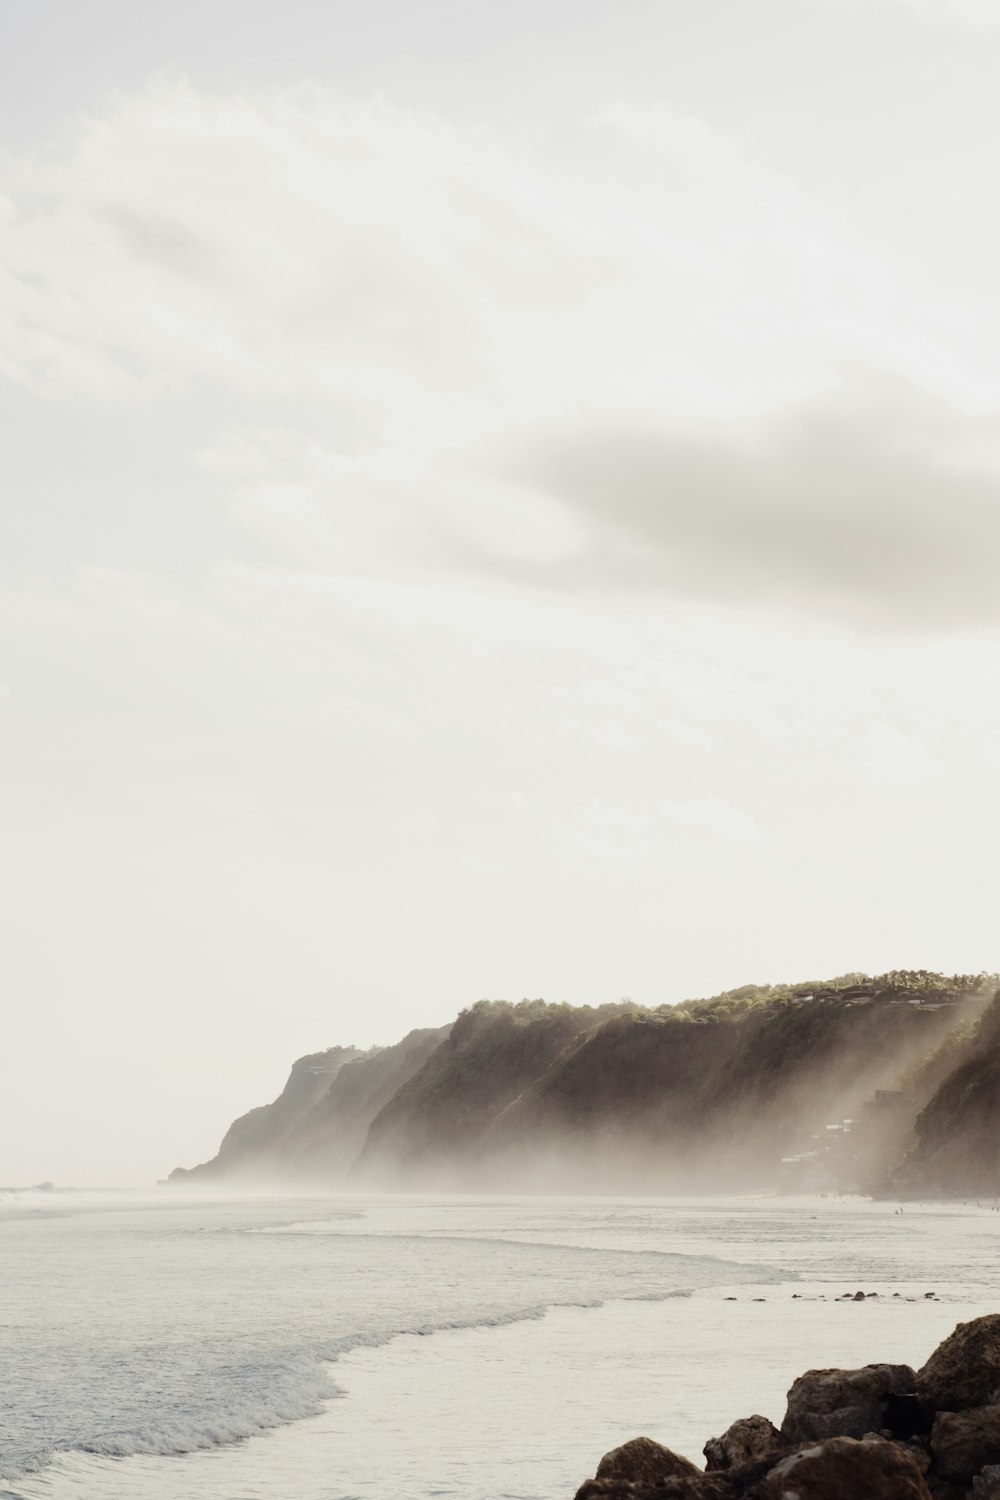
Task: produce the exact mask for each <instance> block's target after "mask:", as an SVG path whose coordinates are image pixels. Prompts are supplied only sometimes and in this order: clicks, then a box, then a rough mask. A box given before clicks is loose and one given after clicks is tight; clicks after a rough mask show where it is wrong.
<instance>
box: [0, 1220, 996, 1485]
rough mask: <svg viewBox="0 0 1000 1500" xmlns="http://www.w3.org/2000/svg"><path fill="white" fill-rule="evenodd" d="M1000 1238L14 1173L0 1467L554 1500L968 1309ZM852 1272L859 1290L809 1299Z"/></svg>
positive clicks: (979, 1299) (938, 1331) (30, 1481)
mask: <svg viewBox="0 0 1000 1500" xmlns="http://www.w3.org/2000/svg"><path fill="white" fill-rule="evenodd" d="M998 1250H1000V1215H997V1214H996V1213H994V1212H993V1211H992V1210H991V1209H988V1208H977V1207H976V1206H975V1205H955V1206H949V1207H941V1206H921V1205H908V1206H907V1207H906V1209H905V1212H904V1213H903V1214H902V1215H899V1214H897V1213H896V1212H895V1206H894V1205H878V1204H872V1203H869V1202H865V1201H862V1200H835V1199H832V1198H825V1199H824V1198H816V1199H785V1200H782V1199H773V1198H756V1199H729V1200H712V1199H702V1200H697V1199H689V1200H672V1201H667V1200H655V1199H632V1200H630V1199H614V1200H607V1199H590V1200H580V1199H575V1200H574V1199H556V1200H541V1199H509V1198H508V1199H502V1200H499V1199H497V1200H491V1199H469V1198H418V1197H401V1198H370V1197H369V1198H352V1197H350V1196H344V1197H340V1198H331V1199H324V1200H317V1199H311V1200H290V1199H285V1200H280V1199H270V1200H268V1199H261V1198H257V1199H238V1198H232V1199H217V1200H213V1199H211V1198H201V1199H183V1198H179V1197H178V1196H177V1195H176V1194H161V1195H150V1196H135V1195H131V1196H128V1195H127V1196H122V1195H99V1194H95V1195H86V1194H80V1195H76V1194H67V1195H63V1194H54V1195H53V1194H34V1195H32V1194H20V1195H17V1196H16V1197H15V1198H13V1199H8V1200H6V1201H5V1202H4V1203H3V1205H2V1211H0V1254H2V1257H3V1264H4V1267H5V1319H4V1321H5V1325H6V1326H5V1328H4V1338H3V1354H2V1359H3V1369H2V1371H0V1378H2V1381H3V1387H4V1390H5V1394H6V1399H7V1401H8V1403H9V1405H8V1407H7V1409H6V1411H5V1415H4V1424H5V1425H4V1429H3V1432H2V1445H0V1446H2V1452H3V1455H4V1459H3V1463H4V1470H3V1477H4V1480H5V1483H6V1485H7V1487H8V1488H9V1489H10V1490H12V1491H13V1492H14V1493H16V1494H18V1495H20V1496H23V1497H24V1500H43V1497H51V1500H63V1497H66V1500H68V1497H70V1496H74V1497H81V1500H154V1497H155V1500H160V1497H162V1500H177V1497H179V1496H184V1497H192V1500H194V1497H204V1500H209V1497H219V1496H230V1495H232V1496H235V1495H239V1496H242V1497H247V1500H256V1497H260V1500H265V1497H268V1496H274V1495H280V1494H295V1495H296V1496H299V1497H301V1500H312V1497H315V1500H320V1497H323V1500H349V1497H364V1500H384V1497H385V1495H387V1494H394V1495H399V1496H400V1497H404V1500H424V1497H430V1496H432V1495H454V1496H456V1497H458V1496H461V1497H463V1500H499V1497H501V1496H504V1497H507V1496H510V1497H514V1496H516V1497H519V1500H558V1497H560V1496H566V1497H569V1496H571V1495H572V1494H573V1492H574V1489H575V1487H576V1485H577V1484H578V1483H579V1482H580V1481H581V1480H582V1479H583V1478H585V1477H586V1475H587V1474H588V1473H592V1472H593V1469H594V1467H595V1465H596V1462H597V1460H598V1458H599V1457H600V1455H601V1453H602V1452H603V1451H605V1450H606V1449H607V1448H609V1447H611V1446H614V1445H615V1444H616V1443H618V1442H620V1441H623V1440H625V1439H626V1438H628V1437H632V1436H635V1435H637V1434H638V1433H640V1432H643V1433H647V1434H649V1435H651V1436H654V1437H657V1438H659V1439H660V1440H661V1441H664V1442H666V1443H668V1444H669V1445H670V1446H672V1447H674V1448H676V1449H677V1450H678V1451H681V1452H687V1453H688V1454H689V1456H691V1457H692V1458H694V1459H696V1460H697V1459H699V1458H700V1448H701V1445H702V1443H703V1442H704V1441H705V1439H706V1438H708V1437H709V1436H711V1435H712V1434H713V1433H714V1432H716V1431H720V1430H722V1429H723V1428H724V1427H725V1426H726V1425H728V1423H729V1422H730V1421H732V1420H733V1419H735V1418H736V1417H738V1416H741V1415H747V1414H748V1413H749V1412H750V1411H751V1410H752V1411H758V1410H759V1411H762V1412H764V1414H765V1415H769V1416H771V1417H772V1419H773V1420H776V1421H780V1418H781V1416H782V1414H783V1399H784V1393H785V1391H786V1389H787V1387H788V1386H789V1385H790V1384H791V1381H792V1379H793V1378H794V1376H796V1375H797V1374H799V1373H800V1372H801V1370H802V1369H804V1368H806V1367H808V1366H810V1365H824V1364H829V1365H848V1366H851V1365H857V1364H862V1363H867V1362H870V1361H872V1360H877V1359H885V1360H892V1361H906V1362H910V1363H913V1364H915V1365H919V1364H921V1363H922V1362H923V1360H924V1359H925V1358H926V1356H927V1355H928V1354H929V1353H930V1351H931V1349H932V1348H933V1347H934V1346H935V1345H936V1344H937V1343H938V1342H939V1341H940V1339H941V1338H942V1337H943V1336H944V1335H945V1334H946V1333H948V1332H950V1331H951V1329H952V1328H953V1326H954V1324H955V1323H956V1322H957V1321H959V1320H964V1319H968V1318H970V1317H973V1316H977V1315H979V1314H980V1313H982V1312H985V1311H992V1310H994V1309H995V1306H996V1305H997V1296H998V1295H1000V1284H998V1283H1000V1257H998V1254H997V1252H998ZM858 1287H862V1288H864V1289H866V1290H868V1291H877V1292H878V1293H879V1297H878V1299H871V1300H869V1301H866V1302H865V1303H864V1304H855V1303H845V1302H838V1301H836V1300H834V1299H835V1298H836V1297H838V1296H839V1295H840V1294H842V1293H843V1292H845V1291H854V1290H855V1289H857V1288H858ZM928 1291H933V1292H935V1293H936V1300H933V1301H929V1300H926V1299H925V1293H926V1292H928ZM895 1292H899V1293H901V1296H900V1297H898V1298H896V1297H894V1296H893V1293H895ZM795 1293H797V1294H798V1296H797V1297H795V1296H793V1294H795ZM730 1297H735V1298H736V1299H737V1300H736V1301H729V1300H726V1299H728V1298H730Z"/></svg>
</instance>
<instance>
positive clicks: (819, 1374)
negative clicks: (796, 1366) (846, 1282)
mask: <svg viewBox="0 0 1000 1500" xmlns="http://www.w3.org/2000/svg"><path fill="white" fill-rule="evenodd" d="M704 1452H705V1459H706V1467H705V1469H704V1470H701V1469H698V1468H697V1467H696V1466H695V1465H694V1464H693V1463H691V1462H690V1460H688V1459H686V1458H682V1457H681V1456H680V1455H679V1454H676V1453H672V1452H671V1451H670V1449H669V1448H664V1447H663V1446H662V1445H661V1444H659V1443H657V1442H654V1441H653V1439H652V1438H647V1437H640V1438H633V1439H632V1441H631V1442H628V1443H624V1444H623V1445H622V1446H621V1447H620V1448H615V1449H614V1450H613V1451H612V1452H611V1453H607V1454H605V1456H604V1458H603V1459H602V1460H601V1462H600V1464H599V1465H598V1469H597V1474H596V1477H595V1478H594V1479H588V1480H587V1481H586V1483H585V1484H583V1485H582V1486H581V1488H580V1489H579V1490H578V1492H577V1496H576V1500H966V1497H967V1500H1000V1314H998V1313H991V1314H990V1315H989V1316H988V1317H985V1318H976V1319H974V1321H973V1322H971V1323H959V1325H958V1327H957V1328H956V1329H955V1331H954V1333H952V1334H951V1335H949V1337H948V1338H946V1339H945V1341H944V1343H943V1344H941V1345H940V1346H939V1347H938V1348H937V1349H936V1350H935V1351H934V1353H933V1354H932V1355H931V1357H930V1359H929V1360H928V1361H927V1363H926V1364H925V1365H924V1367H923V1368H922V1369H921V1370H916V1371H915V1370H911V1369H910V1367H909V1366H908V1365H890V1364H874V1365H865V1366H864V1368H863V1369H860V1370H809V1371H807V1372H806V1374H804V1375H800V1376H799V1378H798V1379H797V1380H796V1381H795V1382H794V1383H793V1385H792V1388H791V1390H790V1391H789V1392H788V1408H787V1410H786V1412H785V1417H784V1420H783V1421H782V1424H781V1427H780V1429H779V1428H776V1427H774V1426H772V1424H771V1423H770V1422H769V1421H768V1419H767V1418H766V1417H762V1416H757V1415H755V1416H751V1417H744V1418H742V1419H741V1420H740V1421H738V1422H734V1423H733V1425H732V1426H731V1427H730V1428H729V1429H728V1431H727V1432H724V1433H723V1434H722V1436H721V1437H715V1438H709V1440H708V1442H707V1443H706V1444H705V1449H704Z"/></svg>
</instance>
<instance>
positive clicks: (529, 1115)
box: [173, 973, 1000, 1192]
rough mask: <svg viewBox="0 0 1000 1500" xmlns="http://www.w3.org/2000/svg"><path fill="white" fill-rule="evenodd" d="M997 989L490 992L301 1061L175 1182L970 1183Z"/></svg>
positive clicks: (992, 1158) (994, 1084) (857, 982)
mask: <svg viewBox="0 0 1000 1500" xmlns="http://www.w3.org/2000/svg"><path fill="white" fill-rule="evenodd" d="M994 982H995V981H994ZM992 988H993V984H990V985H989V987H988V988H987V987H986V978H985V976H976V977H971V978H970V977H966V978H962V977H956V978H955V979H953V980H944V979H943V978H942V977H941V976H935V975H927V974H912V973H908V974H893V975H883V976H882V977H881V978H880V979H879V980H869V979H866V978H865V977H864V976H859V975H849V976H845V977H844V979H843V980H841V981H836V982H834V983H833V984H831V985H826V986H816V985H810V986H797V987H765V988H763V989H759V988H754V987H747V988H745V989H743V990H738V991H732V992H730V993H728V994H726V995H722V996H717V997H715V999H714V1000H711V1001H699V1002H691V1003H687V1004H685V1005H681V1006H677V1007H668V1006H664V1007H660V1008H659V1009H658V1010H654V1011H649V1010H642V1009H640V1008H639V1007H638V1006H635V1005H632V1004H631V1003H629V1002H623V1003H622V1004H620V1005H609V1006H604V1007H602V1008H600V1009H591V1008H590V1007H586V1006H583V1007H573V1006H569V1005H547V1004H545V1003H544V1002H542V1001H523V1002H522V1003H521V1004H519V1005H510V1004H507V1003H505V1002H497V1001H481V1002H480V1003H479V1004H478V1005H475V1006H473V1007H472V1008H471V1009H470V1010H467V1011H463V1013H462V1014H461V1015H460V1016H459V1018H458V1020H457V1021H456V1022H455V1023H454V1025H453V1026H451V1027H441V1028H439V1029H436V1030H426V1031H414V1032H411V1033H410V1034H409V1035H408V1036H406V1037H404V1039H403V1040H402V1041H401V1042H399V1043H397V1044H396V1046H394V1047H387V1048H382V1049H373V1050H372V1051H371V1052H368V1053H364V1054H358V1053H357V1052H356V1051H355V1050H354V1049H352V1048H331V1049H330V1050H329V1051H328V1052H325V1053H318V1054H315V1055H314V1056H313V1057H309V1058H302V1059H300V1060H299V1062H297V1063H296V1064H295V1066H294V1068H293V1069H292V1074H291V1077H290V1078H289V1081H288V1084H287V1085H286V1087H285V1090H284V1091H283V1093H282V1094H281V1096H280V1097H279V1098H278V1099H277V1100H275V1102H274V1103H273V1104H271V1105H267V1106H265V1107H264V1108H262V1109H258V1110H252V1111H251V1112H250V1114H249V1115H245V1116H244V1117H243V1118H242V1119H241V1120H237V1121H236V1123H235V1124H234V1125H233V1126H232V1128H231V1129H230V1131H229V1132H228V1134H227V1136H226V1138H225V1140H224V1141H223V1143H222V1147H221V1148H220V1151H219V1154H218V1156H217V1157H216V1158H215V1159H214V1160H213V1161H211V1162H209V1163H206V1164H205V1165H204V1166H201V1167H196V1168H194V1169H193V1171H192V1172H190V1173H185V1172H183V1171H181V1170H180V1169H179V1170H178V1171H177V1172H176V1173H174V1174H173V1178H174V1179H175V1180H179V1179H189V1178H191V1177H195V1178H196V1179H209V1180H234V1179H235V1180H243V1181H246V1180H249V1179H251V1178H253V1179H256V1180H257V1181H264V1182H271V1183H274V1182H280V1183H282V1184H284V1185H293V1184H295V1185H301V1186H305V1185H309V1186H318V1185H330V1184H332V1183H335V1182H338V1181H339V1182H344V1181H345V1180H347V1179H348V1178H349V1179H350V1180H351V1181H353V1182H354V1183H356V1184H357V1185H358V1186H377V1187H392V1188H410V1189H413V1188H428V1187H430V1188H455V1189H465V1190H471V1191H486V1190H490V1189H494V1188H501V1189H529V1190H530V1189H534V1188H539V1189H546V1190H556V1191H559V1190H564V1191H587V1190H622V1191H629V1190H632V1191H652V1192H656V1191H685V1190H698V1191H712V1190H722V1189H734V1188H741V1189H742V1188H749V1187H758V1188H773V1187H776V1186H781V1185H784V1186H787V1187H789V1188H796V1187H799V1188H801V1187H809V1188H814V1187H824V1188H830V1187H837V1188H842V1189H845V1190H849V1189H864V1188H868V1187H870V1186H871V1185H872V1184H873V1183H879V1182H882V1183H890V1184H891V1185H892V1191H896V1177H895V1176H894V1175H893V1168H894V1164H895V1163H898V1162H899V1161H900V1160H901V1159H902V1158H904V1156H905V1162H904V1163H903V1167H902V1168H900V1169H899V1173H902V1175H903V1176H904V1177H905V1176H906V1174H909V1178H910V1179H912V1180H913V1181H914V1182H917V1181H919V1183H921V1184H922V1185H923V1186H924V1187H925V1189H926V1190H928V1191H935V1192H941V1191H950V1190H955V1191H962V1190H965V1189H964V1187H962V1186H960V1185H959V1184H965V1183H972V1182H975V1183H977V1184H978V1183H980V1182H985V1181H986V1180H987V1179H989V1180H991V1181H993V1182H996V1181H997V1177H998V1174H1000V1151H998V1149H997V1146H996V1145H995V1143H994V1138H995V1136H996V1135H997V1134H998V1131H997V1129H996V1126H997V1125H1000V999H998V1000H997V1001H996V1002H995V1004H994V1005H993V1006H991V1007H990V1008H989V1009H988V1010H987V1011H986V1014H985V1015H984V1014H983V1011H984V1006H985V1005H986V1002H987V997H988V994H989V993H991V992H992ZM914 1132H915V1133H914ZM911 1147H912V1149H910V1148H911ZM907 1152H908V1153H909V1154H908V1155H907ZM899 1173H897V1174H896V1175H897V1176H898V1175H899ZM991 1174H992V1175H991ZM983 1190H985V1188H984V1189H983Z"/></svg>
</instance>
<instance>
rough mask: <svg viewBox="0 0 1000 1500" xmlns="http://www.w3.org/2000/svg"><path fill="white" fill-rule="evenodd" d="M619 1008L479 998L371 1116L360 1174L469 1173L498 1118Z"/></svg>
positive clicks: (479, 1163)
mask: <svg viewBox="0 0 1000 1500" xmlns="http://www.w3.org/2000/svg"><path fill="white" fill-rule="evenodd" d="M620 1010H621V1007H620V1006H607V1007H604V1008H603V1009H600V1010H593V1009H591V1007H590V1006H569V1005H546V1004H545V1003H544V1002H543V1001H527V1000H526V1001H523V1002H522V1003H521V1004H520V1005H507V1004H505V1003H503V1002H496V1001H480V1003H479V1004H478V1005H475V1006H473V1007H472V1009H471V1010H468V1011H464V1012H463V1013H462V1015H460V1016H459V1018H458V1020H457V1021H456V1022H455V1024H454V1026H453V1027H452V1029H451V1034H450V1036H449V1037H448V1040H447V1042H445V1043H444V1044H443V1045H442V1046H441V1047H439V1048H438V1049H437V1050H436V1051H435V1052H434V1053H433V1054H432V1055H431V1056H430V1057H429V1058H428V1060H427V1062H426V1063H425V1065H424V1066H423V1067H422V1068H421V1069H420V1070H419V1071H418V1072H417V1073H415V1074H414V1076H413V1077H412V1078H411V1079H410V1080H409V1082H408V1083H407V1084H405V1085H404V1086H403V1087H402V1088H400V1089H399V1090H398V1091H397V1093H396V1094H395V1095H394V1096H393V1097H392V1099H391V1100H389V1101H388V1103H387V1104H386V1106H385V1108H384V1109H383V1110H382V1111H381V1112H380V1113H379V1114H378V1115H377V1116H376V1117H375V1119H374V1120H373V1121H372V1124H371V1127H370V1129H369V1131H368V1138H367V1141H366V1143H365V1146H364V1150H363V1151H362V1152H361V1155H360V1156H359V1158H358V1161H357V1163H356V1165H355V1168H354V1175H355V1176H357V1177H359V1178H369V1179H376V1180H380V1181H386V1182H392V1183H395V1184H396V1185H400V1184H402V1183H404V1182H407V1181H410V1180H414V1179H420V1180H422V1181H436V1182H438V1183H441V1184H444V1185H448V1184H454V1183H458V1182H469V1181H472V1180H473V1179H475V1178H476V1177H477V1176H478V1175H479V1173H480V1171H481V1170H482V1169H483V1168H484V1167H485V1163H484V1147H485V1143H486V1142H487V1141H488V1138H489V1136H490V1132H491V1129H492V1127H493V1125H494V1122H495V1121H496V1119H497V1117H498V1116H500V1115H501V1114H502V1113H503V1111H504V1110H505V1109H506V1108H508V1106H510V1105H511V1104H512V1102H513V1101H514V1100H515V1099H516V1098H517V1097H518V1096H519V1095H520V1094H521V1093H523V1092H524V1090H525V1089H526V1088H529V1087H530V1086H531V1085H532V1084H533V1083H534V1082H535V1081H536V1080H537V1079H539V1078H540V1077H544V1076H545V1074H546V1073H547V1071H548V1069H549V1068H550V1067H552V1066H553V1064H555V1063H556V1061H557V1060H558V1059H560V1058H562V1057H563V1056H564V1055H565V1054H567V1053H568V1052H572V1050H573V1047H574V1044H575V1043H576V1042H577V1041H578V1039H579V1038H580V1037H581V1036H583V1035H584V1034H586V1033H587V1032H588V1031H589V1030H591V1029H592V1028H594V1027H600V1026H601V1024H602V1023H603V1022H604V1021H605V1020H606V1019H607V1018H608V1017H609V1015H614V1014H617V1013H618V1012H619V1011H620Z"/></svg>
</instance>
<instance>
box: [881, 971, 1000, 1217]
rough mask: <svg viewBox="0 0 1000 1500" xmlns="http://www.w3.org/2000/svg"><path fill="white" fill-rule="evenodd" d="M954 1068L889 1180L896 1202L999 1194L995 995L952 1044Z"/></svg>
mask: <svg viewBox="0 0 1000 1500" xmlns="http://www.w3.org/2000/svg"><path fill="white" fill-rule="evenodd" d="M956 1041H957V1045H956V1046H955V1047H954V1048H953V1049H952V1052H953V1056H952V1058H951V1059H950V1060H951V1061H953V1063H954V1066H953V1067H952V1068H951V1069H950V1071H949V1072H948V1073H947V1074H946V1076H945V1077H944V1078H943V1079H942V1080H941V1081H940V1083H939V1085H938V1087H937V1088H936V1089H935V1090H934V1092H933V1093H932V1094H931V1096H930V1098H929V1099H928V1101H927V1103H926V1104H925V1106H924V1108H923V1109H922V1110H921V1111H920V1113H919V1114H918V1115H917V1117H916V1119H915V1121H914V1136H915V1142H914V1144H913V1146H912V1148H911V1150H910V1151H908V1152H907V1153H906V1155H905V1156H904V1157H903V1159H902V1161H901V1162H900V1163H899V1164H898V1166H897V1167H896V1168H895V1170H894V1171H893V1172H892V1173H891V1174H890V1177H889V1181H888V1184H887V1186H888V1188H889V1190H891V1191H893V1192H895V1193H897V1194H899V1195H900V1196H924V1195H927V1196H938V1195H941V1194H948V1193H952V1194H962V1195H967V1196H976V1195H994V1194H996V1193H997V1192H1000V993H998V994H997V996H996V998H995V999H994V1000H993V1001H992V1003H991V1004H990V1005H989V1006H988V1007H987V1008H986V1010H985V1011H984V1012H983V1014H982V1016H981V1018H980V1020H979V1022H978V1024H977V1025H976V1026H975V1027H973V1028H970V1029H968V1030H967V1031H966V1032H965V1033H964V1034H963V1035H962V1036H960V1037H959V1038H957V1039H956Z"/></svg>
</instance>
